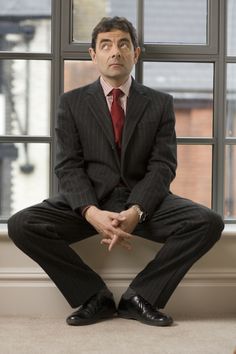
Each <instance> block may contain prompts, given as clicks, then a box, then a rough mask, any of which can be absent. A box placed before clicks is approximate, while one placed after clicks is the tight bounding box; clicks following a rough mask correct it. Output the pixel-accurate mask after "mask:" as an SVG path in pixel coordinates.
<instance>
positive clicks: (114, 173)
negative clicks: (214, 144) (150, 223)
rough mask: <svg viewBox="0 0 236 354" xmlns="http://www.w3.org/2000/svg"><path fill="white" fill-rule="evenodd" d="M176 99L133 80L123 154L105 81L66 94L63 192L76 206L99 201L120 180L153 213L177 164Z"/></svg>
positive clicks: (60, 127)
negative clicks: (113, 125)
mask: <svg viewBox="0 0 236 354" xmlns="http://www.w3.org/2000/svg"><path fill="white" fill-rule="evenodd" d="M174 126H175V117H174V111H173V99H172V97H171V96H170V95H168V94H166V93H162V92H158V91H155V90H152V89H150V88H148V87H145V86H143V85H140V84H138V83H137V82H136V81H135V80H132V85H131V88H130V94H129V97H128V102H127V111H126V117H125V124H124V129H123V137H122V151H121V157H119V156H118V153H117V150H116V147H115V143H114V137H113V127H112V121H111V116H110V112H109V109H108V106H107V102H106V99H105V97H104V93H103V90H102V87H101V85H100V80H97V81H96V82H94V83H92V84H90V85H88V86H85V87H82V88H78V89H75V90H73V91H70V92H67V93H65V94H63V95H62V96H61V98H60V104H59V111H58V120H57V127H56V133H57V143H58V151H57V164H56V167H55V173H56V175H57V177H58V179H59V186H60V197H61V198H62V199H63V200H64V201H66V203H68V204H69V205H70V207H71V208H72V209H73V210H77V209H78V208H80V207H82V206H86V205H90V204H94V205H99V202H100V201H101V200H103V199H104V198H105V197H106V196H107V195H108V194H109V193H110V192H111V191H112V190H113V189H114V188H115V187H116V186H117V185H118V183H119V181H120V178H122V180H123V181H124V182H125V183H126V184H127V186H128V187H129V189H130V191H131V192H130V195H129V199H128V200H127V205H128V204H139V205H140V206H141V207H142V208H143V209H144V210H145V211H147V212H148V214H149V215H150V216H151V215H152V213H153V212H154V211H155V209H156V208H157V207H158V205H159V204H160V203H161V202H162V200H163V199H164V198H165V197H166V196H167V194H168V193H169V186H170V183H171V181H172V180H173V178H174V176H175V169H176V136H175V128H174Z"/></svg>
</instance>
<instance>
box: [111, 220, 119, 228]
mask: <svg viewBox="0 0 236 354" xmlns="http://www.w3.org/2000/svg"><path fill="white" fill-rule="evenodd" d="M119 223H120V222H119V220H117V219H114V220H112V222H111V224H112V226H114V227H117V226H119Z"/></svg>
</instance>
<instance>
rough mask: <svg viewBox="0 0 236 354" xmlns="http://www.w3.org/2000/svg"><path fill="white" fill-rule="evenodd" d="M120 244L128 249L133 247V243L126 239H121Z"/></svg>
mask: <svg viewBox="0 0 236 354" xmlns="http://www.w3.org/2000/svg"><path fill="white" fill-rule="evenodd" d="M119 246H121V247H123V248H126V249H127V250H128V251H130V250H131V249H132V246H131V243H130V242H126V241H120V242H119Z"/></svg>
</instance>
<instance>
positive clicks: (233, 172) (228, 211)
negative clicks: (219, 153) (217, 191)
mask: <svg viewBox="0 0 236 354" xmlns="http://www.w3.org/2000/svg"><path fill="white" fill-rule="evenodd" d="M235 202H236V146H235V145H228V146H226V150H225V217H226V218H229V219H230V218H234V219H235V218H236V203H235Z"/></svg>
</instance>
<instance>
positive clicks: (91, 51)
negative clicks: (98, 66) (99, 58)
mask: <svg viewBox="0 0 236 354" xmlns="http://www.w3.org/2000/svg"><path fill="white" fill-rule="evenodd" d="M89 54H90V57H91V59H92V61H93V62H94V63H96V53H95V51H94V50H93V48H89Z"/></svg>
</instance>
